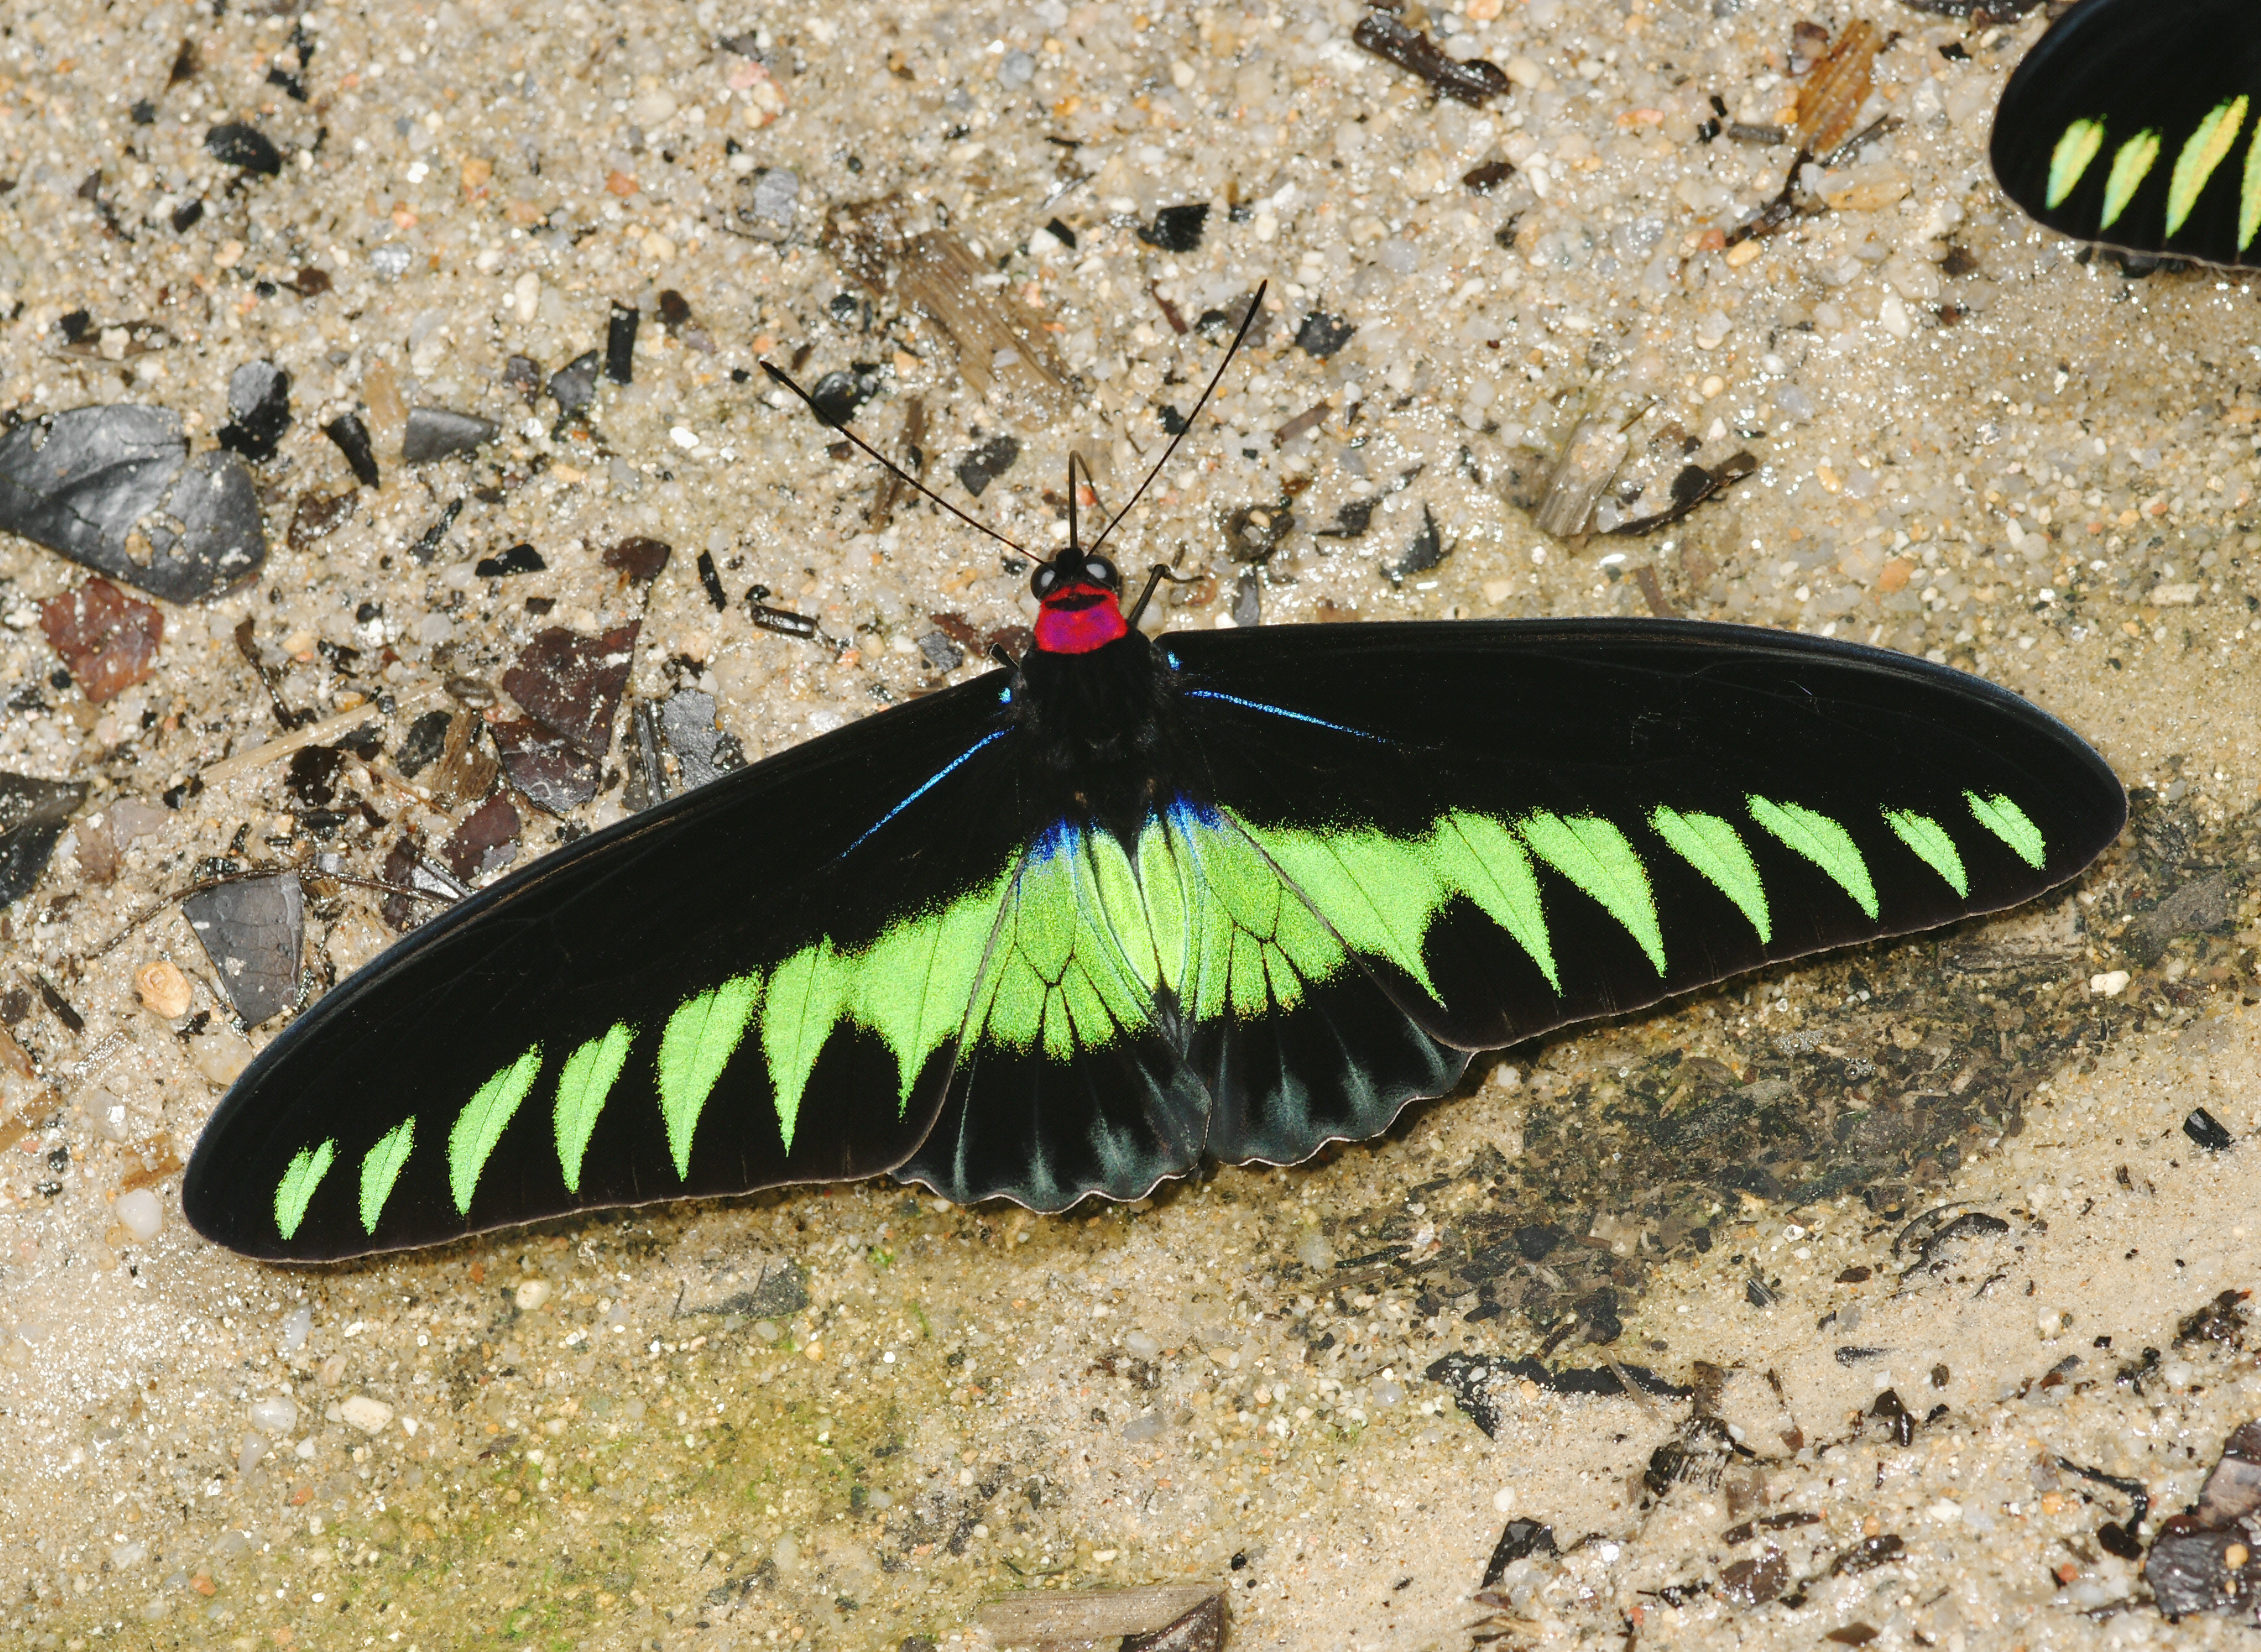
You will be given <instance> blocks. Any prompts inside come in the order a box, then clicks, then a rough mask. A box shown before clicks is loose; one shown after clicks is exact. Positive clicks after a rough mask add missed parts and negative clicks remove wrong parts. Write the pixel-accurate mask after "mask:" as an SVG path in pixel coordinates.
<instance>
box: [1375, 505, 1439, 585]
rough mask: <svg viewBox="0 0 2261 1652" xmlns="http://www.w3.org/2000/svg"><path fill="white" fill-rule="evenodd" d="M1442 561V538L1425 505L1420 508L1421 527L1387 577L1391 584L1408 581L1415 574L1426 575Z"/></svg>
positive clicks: (1435, 519) (1434, 520) (1434, 519)
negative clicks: (1403, 580)
mask: <svg viewBox="0 0 2261 1652" xmlns="http://www.w3.org/2000/svg"><path fill="white" fill-rule="evenodd" d="M1444 560H1445V541H1444V538H1443V536H1442V535H1441V534H1439V533H1438V532H1437V518H1435V517H1433V516H1432V515H1431V514H1430V513H1429V507H1428V506H1427V505H1423V506H1422V507H1421V526H1420V528H1419V530H1418V532H1417V533H1415V534H1414V535H1413V542H1412V543H1411V544H1410V545H1409V546H1407V547H1405V554H1404V555H1403V556H1402V557H1400V558H1399V559H1398V560H1397V562H1396V565H1395V566H1394V567H1392V568H1391V569H1390V570H1389V577H1390V579H1391V581H1392V582H1393V583H1394V582H1396V581H1398V580H1402V579H1410V578H1411V577H1412V576H1414V575H1416V574H1425V573H1427V572H1428V571H1429V569H1432V568H1434V567H1436V566H1437V564H1438V563H1439V562H1441V561H1444Z"/></svg>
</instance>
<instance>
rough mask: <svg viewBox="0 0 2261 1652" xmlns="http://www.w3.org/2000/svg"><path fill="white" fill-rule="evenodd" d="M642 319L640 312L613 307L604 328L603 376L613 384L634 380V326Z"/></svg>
mask: <svg viewBox="0 0 2261 1652" xmlns="http://www.w3.org/2000/svg"><path fill="white" fill-rule="evenodd" d="M642 319H643V314H642V311H636V310H631V309H630V308H628V305H626V304H614V306H613V318H612V319H611V321H609V322H608V323H607V324H606V326H605V376H606V377H607V378H608V379H610V380H612V382H613V383H615V384H628V383H634V382H635V340H636V326H637V325H638V324H639V323H640V322H642Z"/></svg>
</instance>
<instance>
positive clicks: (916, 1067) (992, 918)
mask: <svg viewBox="0 0 2261 1652" xmlns="http://www.w3.org/2000/svg"><path fill="white" fill-rule="evenodd" d="M1007 882H1008V875H1001V876H999V877H997V878H996V879H995V880H994V882H993V883H989V884H987V885H985V886H983V887H982V888H980V889H977V890H974V891H973V893H971V894H968V895H964V896H961V897H959V898H958V899H957V900H954V901H952V902H951V903H950V904H949V905H946V906H944V908H943V909H942V910H941V911H939V912H922V913H920V914H918V915H917V916H915V917H913V918H908V919H904V920H902V921H901V922H900V923H898V924H896V925H895V926H894V927H892V928H890V929H888V930H886V932H885V933H882V934H881V935H880V936H879V939H878V940H875V941H873V942H872V945H871V946H870V947H869V948H866V949H865V950H864V951H863V952H862V953H860V954H858V955H856V956H855V960H854V962H855V966H856V992H855V1015H856V1019H858V1021H860V1022H862V1023H863V1024H864V1025H865V1026H868V1027H870V1028H871V1029H872V1032H874V1033H877V1034H879V1039H880V1041H882V1042H883V1043H885V1044H886V1047H887V1048H889V1049H890V1050H892V1051H893V1052H894V1057H895V1070H896V1073H897V1075H898V1079H899V1085H900V1088H899V1089H898V1091H897V1097H896V1105H897V1109H898V1111H901V1108H903V1107H905V1106H908V1105H909V1101H910V1093H911V1086H912V1085H913V1084H914V1083H917V1082H918V1076H919V1072H920V1070H921V1069H922V1068H924V1067H925V1065H926V1062H927V1057H929V1056H930V1055H933V1054H934V1052H935V1051H937V1050H938V1049H940V1048H942V1047H943V1046H944V1044H946V1043H948V1042H949V1041H951V1039H954V1038H956V1037H957V1036H958V1030H959V1028H960V1027H961V1026H963V1025H964V1024H965V1009H966V1005H968V1004H970V1003H971V1002H972V1001H973V987H974V982H975V977H976V976H978V975H979V974H980V969H981V960H982V956H983V955H984V954H985V953H986V952H987V949H988V946H989V937H990V934H991V933H992V932H993V931H994V929H995V928H996V926H997V912H998V908H999V905H1000V904H1001V902H1002V901H1003V899H1004V894H1005V889H1006V886H1007Z"/></svg>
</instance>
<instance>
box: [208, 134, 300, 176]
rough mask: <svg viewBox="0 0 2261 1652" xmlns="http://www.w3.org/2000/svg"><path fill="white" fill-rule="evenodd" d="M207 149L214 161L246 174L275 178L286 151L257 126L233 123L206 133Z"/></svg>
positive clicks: (281, 166)
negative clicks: (271, 140) (239, 169)
mask: <svg viewBox="0 0 2261 1652" xmlns="http://www.w3.org/2000/svg"><path fill="white" fill-rule="evenodd" d="M205 149H206V150H208V151H209V152H210V153H211V154H212V158H213V159H214V160H216V161H222V162H224V163H226V165H228V166H231V167H239V168H242V169H243V170H244V171H246V172H256V173H258V174H259V175H262V177H269V178H271V177H273V176H274V175H276V173H278V172H280V171H282V170H283V152H282V151H281V150H279V149H277V148H276V147H275V146H274V144H273V143H272V142H270V141H269V139H268V137H267V134H266V133H264V132H261V131H260V130H259V128H258V127H256V126H248V125H244V123H243V122H241V121H240V120H231V121H228V122H226V123H225V124H224V125H218V126H214V127H213V128H212V130H211V131H209V132H206V133H205Z"/></svg>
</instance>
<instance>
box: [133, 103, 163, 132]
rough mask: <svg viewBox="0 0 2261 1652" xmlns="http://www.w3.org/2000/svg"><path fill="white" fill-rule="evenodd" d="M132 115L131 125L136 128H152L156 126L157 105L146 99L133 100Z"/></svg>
mask: <svg viewBox="0 0 2261 1652" xmlns="http://www.w3.org/2000/svg"><path fill="white" fill-rule="evenodd" d="M133 124H134V125H137V126H154V125H156V124H157V105H156V104H154V103H152V102H151V101H150V100H149V99H147V98H146V97H139V98H136V99H134V102H133Z"/></svg>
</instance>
